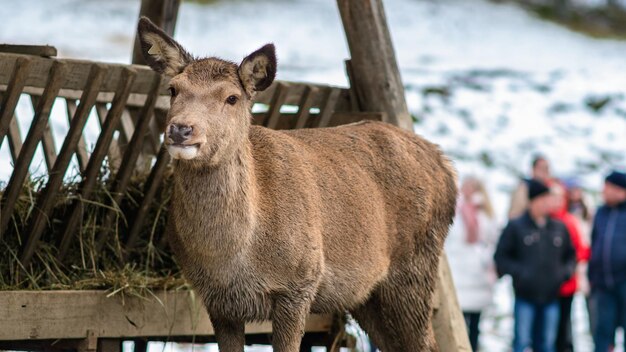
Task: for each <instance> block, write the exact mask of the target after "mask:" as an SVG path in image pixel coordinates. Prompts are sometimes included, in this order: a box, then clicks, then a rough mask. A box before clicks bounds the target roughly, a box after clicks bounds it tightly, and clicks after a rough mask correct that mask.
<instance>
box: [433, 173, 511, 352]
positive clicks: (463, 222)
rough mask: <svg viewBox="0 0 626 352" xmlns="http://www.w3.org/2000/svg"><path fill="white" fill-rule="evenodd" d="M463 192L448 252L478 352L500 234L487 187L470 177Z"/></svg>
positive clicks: (462, 186) (488, 302)
mask: <svg viewBox="0 0 626 352" xmlns="http://www.w3.org/2000/svg"><path fill="white" fill-rule="evenodd" d="M460 191H461V192H460V196H459V200H458V204H457V211H456V216H455V219H454V224H453V225H452V227H451V228H450V233H449V234H448V238H447V240H446V246H445V250H446V253H447V255H448V261H449V263H450V269H451V271H452V278H453V280H454V285H455V287H456V292H457V297H458V300H459V304H460V306H461V310H462V311H463V315H464V316H465V321H466V323H467V330H468V333H469V338H470V343H471V345H472V349H473V350H474V351H477V350H478V335H479V328H478V325H479V322H480V314H481V312H482V311H483V310H484V309H485V308H487V307H488V306H489V305H490V304H491V302H492V299H493V297H492V296H493V285H494V283H495V281H496V274H495V269H494V264H493V253H494V250H495V246H496V243H497V241H498V235H499V231H498V226H497V222H496V219H495V216H494V212H493V208H492V206H491V201H490V199H489V195H488V193H487V191H486V189H485V186H484V184H483V183H482V182H481V181H480V180H479V179H477V178H476V177H467V178H465V179H464V180H463V182H462V184H461V189H460Z"/></svg>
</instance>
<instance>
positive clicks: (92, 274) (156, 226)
mask: <svg viewBox="0 0 626 352" xmlns="http://www.w3.org/2000/svg"><path fill="white" fill-rule="evenodd" d="M108 174H109V172H108V171H107V167H106V165H105V166H103V172H101V175H105V176H101V179H100V180H98V182H97V186H96V188H95V189H94V191H93V193H92V195H91V197H90V198H89V199H82V198H80V197H79V196H78V194H77V189H78V185H79V182H78V181H77V180H67V181H66V182H65V184H64V185H63V187H62V189H61V191H60V192H59V193H58V195H57V198H56V200H55V207H54V211H53V214H52V216H51V217H50V222H49V226H48V228H47V230H46V232H45V233H44V234H43V236H42V238H41V243H40V245H39V246H38V248H37V251H36V252H35V255H34V256H33V259H32V260H31V261H30V263H29V264H28V265H26V266H25V265H23V264H22V263H21V262H20V260H19V253H20V249H21V246H22V242H23V241H24V240H25V238H26V236H27V234H26V231H27V227H28V225H29V221H30V220H31V214H32V213H33V210H34V207H35V203H36V201H37V197H38V196H39V194H40V192H41V189H42V187H43V186H44V185H45V182H46V177H45V176H42V177H37V178H32V179H31V180H29V181H28V182H26V183H25V184H24V186H23V187H22V190H21V194H20V196H19V199H18V201H17V203H16V207H15V210H14V212H13V214H11V215H12V218H11V222H10V224H9V226H8V229H7V231H5V233H4V234H3V236H2V240H0V251H2V253H5V254H4V255H3V256H1V257H0V290H59V289H63V290H74V289H76V290H86V289H103V290H109V291H110V292H111V293H112V294H122V295H133V296H140V297H146V296H148V295H149V294H150V293H151V290H157V289H174V288H180V287H185V286H186V283H185V281H184V279H183V278H182V275H181V273H180V270H179V268H178V266H177V265H176V262H175V260H174V259H173V258H172V255H171V253H170V251H169V249H168V247H167V241H166V239H165V238H164V236H163V235H164V229H165V222H166V217H167V210H168V203H169V199H170V196H171V182H170V180H171V172H168V173H166V177H165V178H164V181H163V184H162V185H161V189H160V190H159V192H157V196H156V197H155V199H154V200H153V202H152V204H151V206H150V208H149V213H148V215H147V216H146V218H145V221H144V224H143V226H142V229H141V231H140V236H139V240H138V241H137V243H136V244H135V245H134V247H133V248H132V249H130V250H127V249H126V248H125V243H126V240H127V237H128V231H129V227H130V226H131V223H130V221H128V219H133V216H134V214H135V213H136V212H137V210H138V208H139V205H140V204H141V201H142V199H143V189H144V184H145V181H146V179H147V175H135V176H133V179H132V181H131V184H130V185H129V187H128V189H127V191H126V193H125V196H124V198H123V201H122V203H121V204H119V206H118V205H112V203H111V197H112V195H111V194H110V192H109V183H110V182H109V180H107V179H106V178H105V177H106V175H108ZM74 202H81V203H82V207H83V213H82V218H81V223H80V225H79V226H78V227H77V233H76V235H75V236H74V238H73V240H72V243H71V247H70V250H69V252H68V254H67V255H66V256H65V257H64V258H63V260H62V261H59V260H58V259H57V255H58V247H57V246H58V243H59V241H60V238H61V236H62V235H63V231H64V230H65V227H64V222H65V219H66V218H67V216H68V212H69V209H71V205H72V203H74ZM108 211H111V212H112V213H113V214H114V215H115V216H114V217H113V218H114V221H113V226H112V227H111V229H107V230H112V231H110V234H109V236H108V238H107V241H106V244H105V246H104V249H103V250H102V251H100V252H98V251H97V249H96V245H95V242H96V238H97V236H98V234H99V233H100V232H101V230H103V221H104V218H105V213H106V212H108ZM3 216H6V215H5V214H3Z"/></svg>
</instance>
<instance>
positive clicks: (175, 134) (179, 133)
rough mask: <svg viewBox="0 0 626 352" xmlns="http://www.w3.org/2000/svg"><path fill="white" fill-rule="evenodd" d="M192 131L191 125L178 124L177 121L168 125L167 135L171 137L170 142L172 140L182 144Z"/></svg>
mask: <svg viewBox="0 0 626 352" xmlns="http://www.w3.org/2000/svg"><path fill="white" fill-rule="evenodd" d="M192 133H193V127H192V126H186V125H179V124H177V123H173V124H171V125H170V130H169V137H170V138H171V139H172V142H174V144H182V143H183V142H185V141H186V140H188V139H189V138H191V134H192Z"/></svg>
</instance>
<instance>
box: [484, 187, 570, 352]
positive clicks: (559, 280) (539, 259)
mask: <svg viewBox="0 0 626 352" xmlns="http://www.w3.org/2000/svg"><path fill="white" fill-rule="evenodd" d="M528 200H529V207H528V210H527V211H526V212H525V213H524V214H523V215H522V216H521V217H518V218H515V219H512V220H510V221H509V223H508V224H507V226H506V228H505V229H504V231H503V232H502V235H501V237H500V241H499V242H498V246H497V249H496V253H495V255H494V259H495V262H496V269H497V271H498V275H500V276H503V275H507V274H508V275H510V276H511V277H512V278H513V289H514V291H515V309H514V318H515V328H514V329H515V331H514V340H513V351H514V352H522V351H525V350H526V349H527V348H530V347H532V346H534V351H535V352H554V351H555V342H556V335H557V328H558V323H559V303H558V298H559V288H560V287H561V285H562V284H563V283H564V282H565V281H566V280H568V279H569V278H570V277H571V276H572V275H573V274H574V269H575V266H576V253H575V251H574V247H573V245H572V243H571V240H570V235H569V233H568V232H567V228H566V227H565V225H564V224H563V223H562V222H560V221H558V220H555V219H552V218H550V213H551V212H552V211H553V210H554V209H555V207H556V203H557V202H556V199H554V196H552V195H551V194H550V190H549V188H548V187H547V186H546V185H545V184H544V183H542V182H540V181H537V180H530V181H529V182H528ZM537 327H539V329H540V331H539V333H537V331H536V328H537ZM533 336H534V337H535V338H534V340H535V341H533Z"/></svg>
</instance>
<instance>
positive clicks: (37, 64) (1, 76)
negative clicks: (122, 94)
mask: <svg viewBox="0 0 626 352" xmlns="http://www.w3.org/2000/svg"><path fill="white" fill-rule="evenodd" d="M20 57H26V58H30V59H31V60H32V63H31V72H30V74H29V76H28V79H27V80H26V86H29V87H38V88H43V87H45V86H46V77H47V72H48V71H49V70H50V67H51V66H52V63H53V62H54V61H55V60H57V61H61V62H63V63H65V64H66V65H67V69H68V72H67V74H66V76H65V82H64V84H63V88H65V89H75V90H82V89H83V88H84V87H85V86H86V84H87V77H88V76H89V71H90V69H91V65H92V64H93V63H94V62H93V61H87V60H73V59H49V58H42V57H36V56H26V55H19V54H6V53H0V84H7V82H8V81H9V75H10V72H11V71H10V68H11V67H13V65H14V64H15V61H16V60H17V59H18V58H20ZM126 67H127V65H122V64H106V69H107V71H108V72H109V73H110V74H109V75H107V77H106V78H105V80H104V82H103V83H102V89H101V91H102V92H114V91H115V89H116V88H117V85H118V83H119V76H120V72H122V71H123V70H124V69H125V68H126ZM132 67H133V68H134V69H135V70H136V71H137V72H138V76H137V79H136V80H135V83H134V84H133V88H132V89H131V92H133V93H140V94H146V93H148V92H150V91H151V89H152V88H151V87H152V81H153V79H154V77H155V76H157V75H158V74H157V73H156V72H154V71H152V70H151V69H150V68H149V67H147V66H132ZM159 92H160V93H162V94H164V95H165V94H167V82H165V81H164V82H162V85H161V89H160V90H159Z"/></svg>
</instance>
